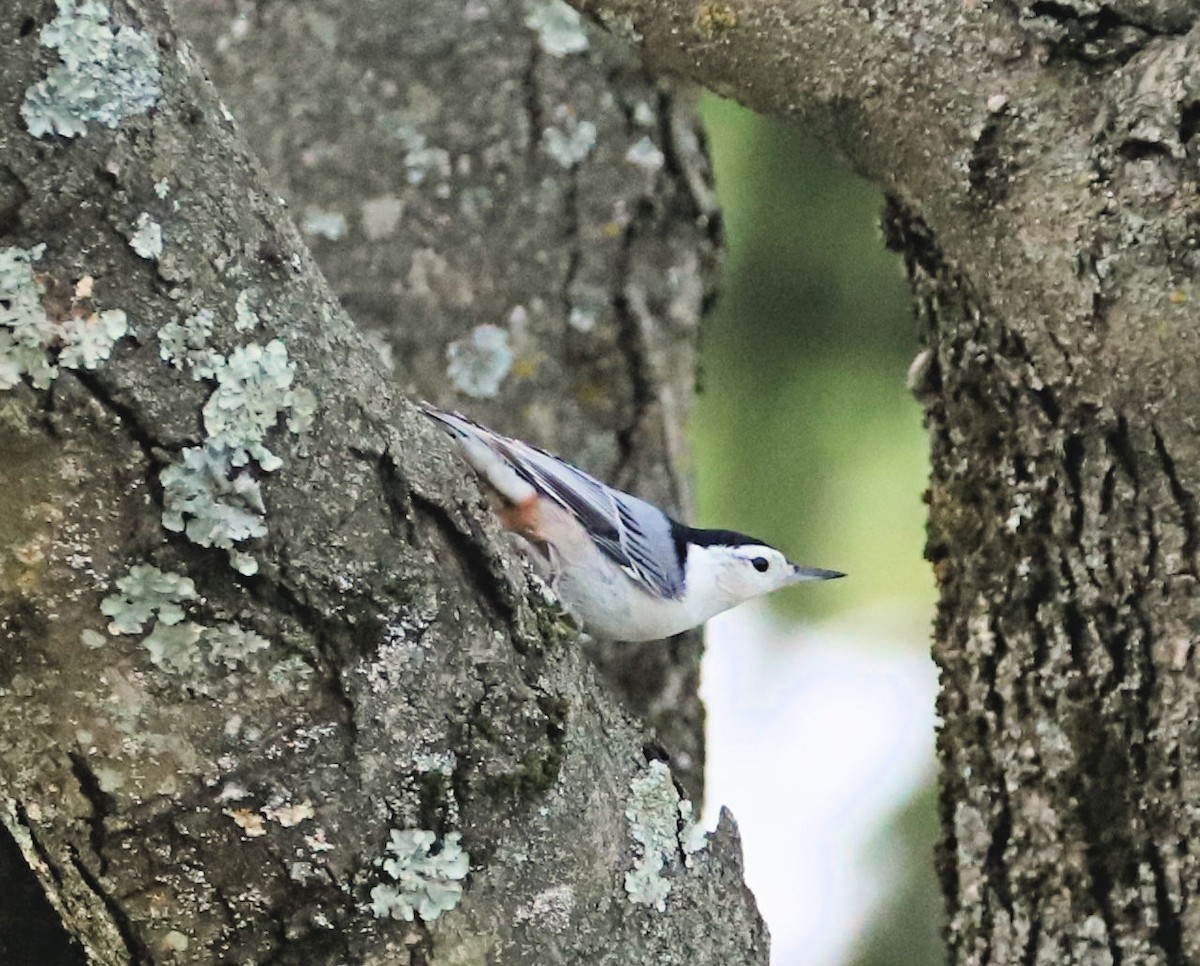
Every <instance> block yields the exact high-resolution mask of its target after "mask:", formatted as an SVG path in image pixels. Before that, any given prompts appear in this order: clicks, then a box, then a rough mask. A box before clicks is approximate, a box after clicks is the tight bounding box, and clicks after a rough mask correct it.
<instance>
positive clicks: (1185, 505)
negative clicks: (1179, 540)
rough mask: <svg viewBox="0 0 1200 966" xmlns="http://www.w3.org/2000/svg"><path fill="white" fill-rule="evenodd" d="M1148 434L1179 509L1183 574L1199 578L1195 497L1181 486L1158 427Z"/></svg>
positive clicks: (1199, 539)
mask: <svg viewBox="0 0 1200 966" xmlns="http://www.w3.org/2000/svg"><path fill="white" fill-rule="evenodd" d="M1150 432H1151V433H1152V434H1153V436H1154V452H1155V453H1156V454H1157V455H1158V461H1159V463H1160V464H1161V465H1162V468H1163V473H1164V474H1166V477H1167V485H1168V487H1169V488H1170V490H1171V496H1172V498H1174V500H1175V504H1176V505H1177V506H1178V507H1179V513H1180V525H1181V526H1182V527H1183V556H1184V560H1183V564H1184V567H1185V570H1184V572H1185V573H1187V574H1190V575H1191V576H1192V577H1197V576H1200V574H1197V570H1196V552H1197V549H1198V548H1200V524H1198V523H1197V507H1196V497H1195V494H1193V493H1192V492H1191V491H1190V490H1189V489H1188V488H1187V487H1185V486H1184V485H1183V481H1182V480H1180V478H1179V473H1178V471H1177V470H1176V468H1175V460H1174V459H1173V458H1172V457H1171V454H1170V453H1169V452H1168V451H1167V444H1166V442H1165V441H1164V440H1163V437H1162V434H1161V433H1160V432H1159V431H1158V427H1157V426H1154V425H1151V427H1150Z"/></svg>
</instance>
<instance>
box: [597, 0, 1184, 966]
mask: <svg viewBox="0 0 1200 966" xmlns="http://www.w3.org/2000/svg"><path fill="white" fill-rule="evenodd" d="M578 5H579V6H580V7H581V8H582V9H585V10H586V11H588V12H589V13H590V14H591V15H593V16H594V17H596V18H597V19H598V20H599V21H600V22H601V23H604V24H606V25H608V26H609V27H610V29H612V30H613V31H614V32H615V33H617V34H619V35H621V36H623V37H625V38H626V39H628V40H631V41H633V42H635V43H636V44H638V45H639V46H640V48H641V50H642V51H643V53H644V54H645V56H646V58H647V60H648V61H649V62H650V63H651V64H652V65H654V66H656V67H657V68H659V69H661V70H667V71H671V72H674V73H678V74H682V75H685V76H687V77H690V78H693V79H695V80H698V81H700V82H702V83H705V84H708V85H709V86H711V87H713V88H715V89H716V90H718V91H721V92H722V93H726V94H729V95H731V96H734V97H737V98H738V99H740V100H742V101H743V102H745V103H747V104H748V105H750V106H752V107H755V108H758V109H760V110H765V111H769V112H772V113H775V114H778V115H780V116H783V117H788V118H792V119H795V120H799V121H801V122H802V123H806V124H809V125H810V126H813V127H815V128H818V129H820V130H822V131H824V132H825V133H826V134H827V135H829V136H830V137H831V139H832V140H834V141H835V142H836V143H837V144H838V145H839V146H840V147H841V148H842V149H843V150H844V151H845V152H846V154H847V155H848V156H849V158H850V159H851V161H852V162H853V163H854V164H855V165H856V166H857V167H858V168H859V169H860V170H862V171H864V172H865V173H867V174H868V175H870V176H871V177H873V178H875V179H877V180H878V181H879V182H880V183H881V184H882V185H883V186H884V188H885V190H886V191H887V192H888V194H889V202H888V205H887V209H886V211H885V213H884V231H885V236H886V239H887V241H888V243H889V244H890V245H891V246H893V247H894V248H896V249H897V250H898V251H900V252H902V253H903V255H904V258H905V261H906V265H907V267H908V271H909V275H910V277H911V279H912V282H913V287H914V290H915V293H916V297H917V305H918V314H919V317H920V319H921V322H922V328H923V337H924V341H925V345H924V347H923V348H922V350H921V351H920V353H919V355H918V356H917V359H916V361H915V363H914V365H913V369H912V371H911V373H910V378H911V379H912V382H913V387H914V390H915V391H916V393H917V395H918V398H920V399H921V400H922V402H923V403H924V405H925V407H926V415H927V421H928V425H929V429H930V433H931V436H932V441H933V465H932V479H931V482H930V487H929V493H928V499H929V506H930V527H929V544H928V550H927V552H928V556H929V558H930V559H931V560H932V561H933V563H934V565H935V568H936V573H937V577H938V581H939V585H940V588H941V601H940V605H939V610H938V618H937V627H936V638H935V644H934V656H935V658H936V659H937V661H938V664H939V665H940V668H941V684H942V689H941V696H940V699H939V711H940V714H941V716H942V718H943V726H942V728H941V731H940V734H939V740H938V749H939V757H940V760H941V766H942V767H941V813H942V824H943V830H944V838H943V842H942V845H941V848H940V850H939V859H938V861H939V868H940V870H941V878H942V883H943V888H944V892H945V896H946V900H947V902H948V906H949V911H950V919H949V941H950V947H951V951H952V959H953V960H954V962H956V963H962V964H966V963H972V964H974V963H1017V962H1020V963H1139V964H1142V963H1164V964H1182V963H1186V962H1193V961H1196V960H1197V959H1200V918H1198V917H1197V915H1196V909H1194V908H1193V906H1192V902H1193V896H1192V892H1193V890H1194V889H1195V888H1196V886H1195V883H1196V882H1197V881H1198V878H1200V869H1198V868H1197V860H1196V858H1195V849H1194V848H1192V846H1191V845H1190V843H1191V841H1193V840H1194V839H1195V837H1196V831H1197V830H1196V824H1197V816H1198V815H1200V785H1198V784H1197V782H1196V774H1197V767H1198V765H1200V742H1198V740H1197V739H1198V737H1200V733H1198V731H1200V729H1198V725H1197V716H1196V713H1195V708H1196V706H1197V700H1198V697H1200V695H1198V690H1200V689H1198V687H1197V681H1196V664H1195V659H1194V653H1193V652H1194V644H1195V641H1196V639H1197V634H1198V628H1200V612H1198V611H1200V608H1198V604H1197V593H1196V591H1197V550H1198V549H1200V538H1198V536H1197V534H1198V526H1200V525H1198V523H1197V512H1198V511H1197V504H1196V495H1195V494H1196V492H1197V489H1198V488H1200V434H1198V430H1197V423H1196V412H1197V411H1198V410H1200V362H1198V360H1200V354H1198V353H1197V351H1196V339H1197V330H1198V326H1197V323H1198V320H1200V316H1198V314H1197V310H1196V307H1195V306H1196V300H1197V297H1198V296H1200V292H1198V291H1197V288H1196V277H1197V268H1198V265H1197V261H1198V257H1197V249H1198V247H1200V234H1198V232H1197V225H1200V205H1198V202H1197V171H1198V163H1200V137H1198V136H1197V135H1198V134H1200V123H1198V118H1200V28H1198V27H1197V10H1196V7H1195V5H1193V4H1184V3H1173V2H1169V0H1164V2H1159V3H1154V2H1151V3H1125V2H1119V0H1118V2H1111V3H1109V2H1101V3H1094V4H1082V3H1073V2H1071V3H1063V4H1037V3H1024V2H1015V0H1014V2H1004V3H990V4H988V3H978V2H968V3H965V4H964V3H961V2H953V3H951V2H923V3H910V4H903V5H899V6H897V5H895V4H890V3H882V2H864V3H855V4H841V3H805V4H800V3H793V4H788V3H766V4H755V5H745V4H737V3H724V2H714V3H703V4H700V5H699V6H698V7H697V6H695V5H694V4H692V3H684V2H682V0H680V2H674V0H670V2H663V0H654V2H650V0H578Z"/></svg>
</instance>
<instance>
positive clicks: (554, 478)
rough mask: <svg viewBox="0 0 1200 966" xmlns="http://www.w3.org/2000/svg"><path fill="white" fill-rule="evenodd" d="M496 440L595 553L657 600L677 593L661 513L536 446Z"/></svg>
mask: <svg viewBox="0 0 1200 966" xmlns="http://www.w3.org/2000/svg"><path fill="white" fill-rule="evenodd" d="M499 441H500V443H501V446H502V449H501V452H502V454H503V455H504V457H505V458H506V459H507V460H508V461H509V463H511V464H512V466H513V468H514V469H515V470H516V471H517V473H518V474H520V475H521V476H522V477H523V478H524V479H526V480H528V481H529V483H530V484H531V485H533V486H534V487H535V488H536V489H537V490H538V491H539V492H540V493H543V494H544V495H545V496H547V497H548V498H549V499H552V500H554V501H555V502H556V503H558V504H559V505H560V506H562V507H563V508H564V509H566V510H567V511H568V512H570V513H571V514H572V515H574V516H575V517H576V519H578V520H579V522H580V523H581V524H582V525H583V527H584V529H586V530H587V532H588V534H589V535H590V536H591V538H592V540H593V542H594V543H595V544H596V546H597V547H599V548H600V550H601V552H602V553H604V555H605V556H607V557H608V558H609V559H610V560H612V561H613V562H614V563H616V564H617V565H618V566H619V567H621V568H622V569H623V570H624V571H625V573H626V574H628V575H629V577H630V578H631V579H632V580H633V581H634V582H635V583H639V584H641V585H642V586H643V587H644V588H645V589H646V590H648V591H650V592H651V593H653V594H654V595H655V596H659V597H670V598H675V597H678V596H680V594H682V593H683V568H682V567H681V566H680V564H679V555H678V552H677V551H676V549H675V540H674V537H673V535H672V532H671V521H670V520H669V519H668V518H667V516H666V515H665V514H664V513H663V512H662V511H661V510H659V509H658V508H657V507H655V506H653V505H652V504H650V503H647V502H646V501H645V500H639V499H638V498H637V497H635V496H630V495H629V494H628V493H622V492H620V491H619V490H614V489H613V488H612V487H610V486H605V485H604V484H603V483H601V482H600V481H599V480H597V479H596V478H595V477H593V476H590V475H588V474H587V473H585V472H583V470H580V469H576V468H575V467H574V466H571V465H570V464H568V463H564V462H563V461H562V460H560V459H558V458H556V457H554V456H551V455H550V454H549V453H546V452H544V451H543V450H540V449H538V448H537V447H536V446H530V445H529V444H528V443H522V442H521V441H520V440H515V439H508V438H507V437H499Z"/></svg>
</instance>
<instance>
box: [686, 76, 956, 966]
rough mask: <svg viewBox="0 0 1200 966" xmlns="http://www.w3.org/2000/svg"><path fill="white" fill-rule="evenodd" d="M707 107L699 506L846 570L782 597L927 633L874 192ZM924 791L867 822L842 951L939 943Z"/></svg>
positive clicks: (911, 446)
mask: <svg viewBox="0 0 1200 966" xmlns="http://www.w3.org/2000/svg"><path fill="white" fill-rule="evenodd" d="M702 113H703V116H704V119H705V122H706V126H707V128H708V133H709V138H710V144H711V150H712V155H713V161H714V165H715V168H716V178H717V194H718V198H719V200H720V202H721V205H722V207H723V209H724V215H725V227H726V237H727V244H728V258H727V262H726V267H725V273H724V278H723V284H722V294H721V297H720V300H719V301H718V303H717V306H716V308H715V310H714V311H713V312H712V313H711V315H710V317H709V318H708V320H707V322H706V326H705V330H704V333H705V334H704V343H703V348H702V374H701V395H700V400H699V405H698V410H697V414H696V419H695V423H694V442H695V449H696V466H697V475H698V484H699V485H698V503H699V506H698V513H699V520H700V523H701V524H702V525H709V526H718V525H719V526H723V527H731V528H734V529H738V530H742V531H745V532H747V533H751V534H753V535H755V536H758V537H760V538H762V539H765V540H767V541H768V542H770V543H773V544H775V545H777V546H779V547H781V548H782V549H783V550H784V551H785V552H787V553H788V554H789V555H790V556H791V557H792V558H793V559H795V560H797V561H798V562H800V563H804V564H809V565H813V566H820V567H832V568H835V569H838V570H843V571H846V572H847V573H848V574H849V575H850V576H849V578H848V579H846V580H840V581H837V582H836V583H835V584H831V585H827V586H825V587H822V590H821V592H820V593H789V594H778V595H774V596H773V597H772V598H771V602H772V606H773V607H775V608H776V609H777V611H778V612H779V613H780V614H781V615H782V616H785V617H788V618H791V619H795V620H798V621H799V620H802V621H806V622H808V623H812V622H814V621H820V620H822V619H829V620H836V621H837V622H838V624H839V625H841V626H851V627H861V628H863V629H864V630H867V631H870V632H871V633H872V634H873V635H874V636H876V637H878V636H884V637H886V636H887V635H888V633H889V629H892V628H895V627H897V626H898V625H899V624H903V625H904V627H905V631H906V632H905V633H903V634H898V635H896V636H897V639H898V640H902V641H906V642H912V641H914V640H917V641H926V640H927V639H928V633H929V628H930V623H931V618H932V613H933V603H934V588H933V580H932V577H931V574H930V570H929V567H928V565H927V564H926V563H925V562H924V560H923V559H922V546H923V542H924V527H925V508H924V506H923V504H922V502H921V493H922V492H923V490H924V488H925V484H926V478H927V475H928V447H927V443H926V437H925V432H924V430H923V428H922V426H921V413H920V409H919V407H918V405H917V403H916V402H915V400H914V399H913V398H912V396H911V395H910V394H909V393H908V391H907V390H906V389H905V386H904V376H905V372H906V370H907V367H908V364H909V362H910V361H911V359H912V357H913V356H914V355H915V353H916V351H917V348H918V346H917V336H916V324H915V322H914V319H913V314H912V309H911V300H910V297H909V293H908V288H907V285H906V283H905V281H904V279H903V275H902V271H901V267H900V262H899V259H898V257H897V256H895V255H894V254H893V253H891V252H888V251H886V250H885V248H884V246H883V241H882V235H881V232H880V229H879V213H880V209H881V206H882V201H883V199H882V196H881V194H880V193H879V191H878V189H876V188H875V187H874V186H872V185H870V184H868V183H867V182H865V181H863V180H862V179H860V178H857V177H855V176H854V175H852V174H851V173H850V172H849V170H848V169H847V168H846V167H845V166H844V165H842V164H839V163H838V162H837V161H836V159H835V158H834V157H833V156H832V154H831V152H830V149H829V148H828V147H826V146H824V145H821V144H819V143H816V142H815V141H813V140H811V139H809V138H808V137H806V136H805V135H804V134H803V132H801V131H799V130H796V129H793V128H789V127H786V126H784V125H782V124H779V123H778V122H774V121H770V120H767V119H765V118H762V117H759V116H757V115H755V114H753V113H751V112H749V111H746V110H745V109H743V108H740V107H738V106H737V105H735V104H733V103H731V102H729V101H724V100H721V99H719V98H716V97H714V96H711V95H706V96H705V98H704V99H703V101H702ZM897 646H901V645H897ZM903 646H912V644H911V643H908V644H906V645H903ZM931 741H932V737H931ZM934 805H935V796H934V794H933V792H932V790H931V789H927V790H925V791H923V792H921V793H920V794H918V795H916V796H915V797H914V798H913V799H912V800H911V801H909V802H907V803H898V804H897V809H896V813H895V816H894V819H893V820H892V822H891V824H890V826H889V827H888V828H886V829H884V830H881V832H880V833H879V852H880V853H881V854H886V855H887V856H888V859H887V863H886V865H887V877H888V881H886V882H884V883H883V884H882V891H883V900H882V901H881V903H880V904H879V907H878V909H877V912H876V915H875V917H874V919H873V921H872V923H871V925H870V926H869V927H868V928H867V930H866V931H865V933H864V934H863V935H862V936H861V937H860V939H859V940H858V942H857V945H856V950H855V953H854V954H853V955H852V956H851V958H849V959H848V960H847V962H850V963H856V964H860V966H870V964H880V966H882V964H888V966H907V964H919V966H933V964H939V963H942V962H944V961H945V954H944V952H943V951H942V945H941V939H940V928H941V900H940V897H939V895H938V892H937V885H936V880H935V877H934V874H933V868H932V859H933V856H932V849H933V843H934V841H935V839H936V817H935V812H934ZM780 861H786V857H781V858H780ZM778 966H793V964H791V963H786V964H784V963H780V964H778ZM795 966H802V964H795Z"/></svg>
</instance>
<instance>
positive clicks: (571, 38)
mask: <svg viewBox="0 0 1200 966" xmlns="http://www.w3.org/2000/svg"><path fill="white" fill-rule="evenodd" d="M525 26H526V27H528V28H529V29H530V30H533V31H534V32H535V33H536V34H537V37H538V46H540V47H541V48H542V50H544V51H545V52H546V53H548V54H552V55H553V56H555V57H565V56H566V55H567V54H578V53H582V52H583V51H585V50H587V49H588V36H587V32H586V31H585V30H584V26H583V17H581V16H580V15H579V12H578V11H576V10H574V9H572V8H571V7H568V6H567V5H566V4H565V3H563V2H562V0H530V2H528V3H526V5H525Z"/></svg>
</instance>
